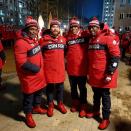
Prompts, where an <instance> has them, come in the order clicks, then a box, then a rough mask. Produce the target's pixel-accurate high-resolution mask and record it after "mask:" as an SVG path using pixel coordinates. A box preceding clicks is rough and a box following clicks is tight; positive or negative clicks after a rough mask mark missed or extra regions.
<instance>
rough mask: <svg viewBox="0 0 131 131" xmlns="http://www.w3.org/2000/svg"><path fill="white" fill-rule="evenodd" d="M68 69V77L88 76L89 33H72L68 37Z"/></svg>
mask: <svg viewBox="0 0 131 131" xmlns="http://www.w3.org/2000/svg"><path fill="white" fill-rule="evenodd" d="M66 38H67V51H66V62H67V63H66V69H67V73H68V75H72V76H86V75H87V58H86V53H87V45H88V39H89V38H88V33H87V32H85V31H81V30H80V31H79V32H78V33H77V34H76V35H74V34H71V33H70V32H69V33H68V35H67V37H66Z"/></svg>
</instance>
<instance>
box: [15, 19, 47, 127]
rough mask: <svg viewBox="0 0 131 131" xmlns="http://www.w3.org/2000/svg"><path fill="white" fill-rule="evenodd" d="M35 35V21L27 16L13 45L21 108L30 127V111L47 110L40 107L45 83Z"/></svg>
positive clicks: (33, 125)
mask: <svg viewBox="0 0 131 131" xmlns="http://www.w3.org/2000/svg"><path fill="white" fill-rule="evenodd" d="M20 33H21V35H20ZM37 35H38V24H37V21H36V20H34V19H33V18H32V17H27V19H26V23H25V28H24V29H23V30H22V31H20V32H19V38H18V40H17V41H16V43H15V45H14V53H15V61H16V70H17V74H18V77H19V80H20V83H21V87H22V92H23V97H24V98H23V110H24V113H25V114H26V124H27V126H29V127H30V128H34V127H35V126H36V124H35V121H34V120H33V118H32V113H39V114H45V113H46V112H47V110H45V109H42V108H41V107H40V104H41V95H42V92H43V88H44V87H45V86H46V83H45V76H44V71H43V60H42V54H41V49H40V46H39V43H38V40H37Z"/></svg>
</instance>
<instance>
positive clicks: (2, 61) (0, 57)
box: [0, 41, 6, 69]
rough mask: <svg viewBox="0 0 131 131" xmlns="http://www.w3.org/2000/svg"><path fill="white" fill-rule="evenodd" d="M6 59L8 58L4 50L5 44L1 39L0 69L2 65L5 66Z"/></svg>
mask: <svg viewBox="0 0 131 131" xmlns="http://www.w3.org/2000/svg"><path fill="white" fill-rule="evenodd" d="M5 59H6V56H5V52H4V49H3V45H2V43H1V41H0V69H2V67H3V66H4V64H5Z"/></svg>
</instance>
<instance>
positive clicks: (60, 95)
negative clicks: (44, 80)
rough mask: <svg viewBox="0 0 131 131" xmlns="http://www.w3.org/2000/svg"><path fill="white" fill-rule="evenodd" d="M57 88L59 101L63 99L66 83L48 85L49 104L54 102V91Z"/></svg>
mask: <svg viewBox="0 0 131 131" xmlns="http://www.w3.org/2000/svg"><path fill="white" fill-rule="evenodd" d="M55 90H56V99H57V102H58V103H59V102H60V101H63V91H64V83H63V82H62V83H50V84H48V85H47V87H46V95H47V101H48V104H49V103H51V102H53V99H54V91H55Z"/></svg>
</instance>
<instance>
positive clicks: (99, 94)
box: [92, 87, 111, 119]
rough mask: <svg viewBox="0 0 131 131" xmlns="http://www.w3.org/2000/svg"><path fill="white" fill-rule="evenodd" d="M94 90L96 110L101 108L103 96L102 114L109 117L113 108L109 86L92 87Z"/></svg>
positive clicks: (105, 117) (94, 108)
mask: <svg viewBox="0 0 131 131" xmlns="http://www.w3.org/2000/svg"><path fill="white" fill-rule="evenodd" d="M92 90H93V92H94V96H93V103H94V107H93V110H94V111H99V110H100V104H101V98H102V115H103V119H109V116H110V108H111V98H110V89H109V88H95V87H93V88H92Z"/></svg>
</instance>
